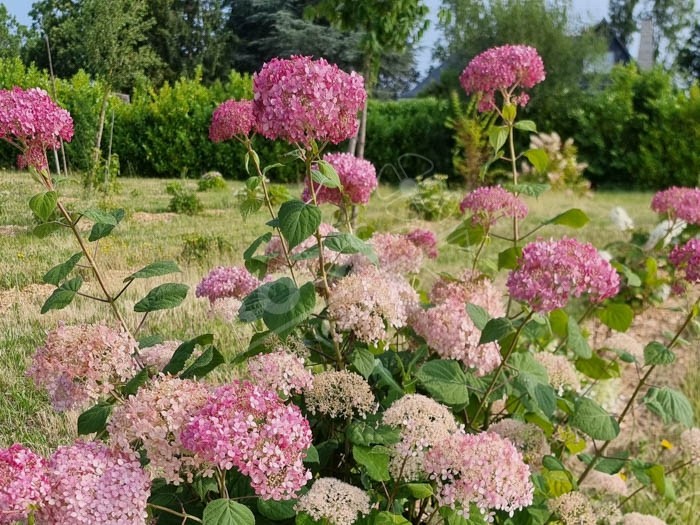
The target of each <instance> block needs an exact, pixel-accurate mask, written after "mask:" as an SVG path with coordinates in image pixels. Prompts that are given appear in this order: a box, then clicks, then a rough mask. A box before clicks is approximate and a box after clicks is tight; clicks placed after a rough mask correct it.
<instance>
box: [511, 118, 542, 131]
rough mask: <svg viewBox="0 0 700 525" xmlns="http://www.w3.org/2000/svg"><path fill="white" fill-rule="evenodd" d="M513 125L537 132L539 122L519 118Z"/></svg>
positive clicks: (523, 129) (516, 127)
mask: <svg viewBox="0 0 700 525" xmlns="http://www.w3.org/2000/svg"><path fill="white" fill-rule="evenodd" d="M513 127H514V128H515V129H520V130H522V131H530V132H532V133H537V124H535V123H534V122H533V121H532V120H519V121H517V122H515V123H514V124H513Z"/></svg>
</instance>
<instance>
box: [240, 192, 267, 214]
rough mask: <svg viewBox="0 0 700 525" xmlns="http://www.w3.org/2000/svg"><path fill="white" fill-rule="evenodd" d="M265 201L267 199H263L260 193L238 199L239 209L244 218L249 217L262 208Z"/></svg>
mask: <svg viewBox="0 0 700 525" xmlns="http://www.w3.org/2000/svg"><path fill="white" fill-rule="evenodd" d="M264 203H265V201H264V200H263V199H262V197H260V196H258V195H249V196H248V197H246V198H245V199H241V200H239V201H238V211H239V212H240V214H241V217H243V219H247V218H248V217H250V216H251V215H253V214H254V213H255V212H257V211H258V210H259V209H260V208H262V205H263V204H264Z"/></svg>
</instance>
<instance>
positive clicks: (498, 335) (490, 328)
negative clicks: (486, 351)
mask: <svg viewBox="0 0 700 525" xmlns="http://www.w3.org/2000/svg"><path fill="white" fill-rule="evenodd" d="M512 331H513V323H512V322H511V320H510V319H508V318H507V317H497V318H495V319H491V320H490V321H489V322H488V323H486V326H484V329H483V330H482V331H481V338H480V339H479V344H480V345H484V344H486V343H491V342H493V341H498V340H500V339H503V338H504V337H505V336H507V335H508V334H509V333H511V332H512Z"/></svg>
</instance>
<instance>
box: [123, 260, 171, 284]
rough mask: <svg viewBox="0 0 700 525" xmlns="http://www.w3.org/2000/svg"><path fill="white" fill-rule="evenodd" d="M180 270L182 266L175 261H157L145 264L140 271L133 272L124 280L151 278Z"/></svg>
mask: <svg viewBox="0 0 700 525" xmlns="http://www.w3.org/2000/svg"><path fill="white" fill-rule="evenodd" d="M178 272H180V267H179V266H178V265H177V264H176V263H175V262H174V261H156V262H153V263H151V264H149V265H148V266H144V267H143V268H141V269H140V270H139V271H138V272H135V273H132V274H131V275H130V276H129V277H127V278H126V279H124V282H125V283H127V282H129V281H133V280H134V279H149V278H151V277H160V276H161V275H168V274H170V273H178Z"/></svg>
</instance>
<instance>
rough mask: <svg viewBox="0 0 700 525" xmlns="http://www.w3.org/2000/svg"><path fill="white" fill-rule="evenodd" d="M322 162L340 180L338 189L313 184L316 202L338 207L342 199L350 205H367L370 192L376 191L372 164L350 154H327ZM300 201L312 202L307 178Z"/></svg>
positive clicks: (375, 177) (375, 179)
mask: <svg viewBox="0 0 700 525" xmlns="http://www.w3.org/2000/svg"><path fill="white" fill-rule="evenodd" d="M323 160H325V161H326V162H328V163H329V164H330V165H331V166H333V167H334V168H335V171H336V172H337V173H338V178H339V179H340V184H341V186H342V189H340V188H328V187H326V186H321V185H320V184H318V183H313V185H314V186H313V188H314V191H315V193H316V202H318V203H319V204H320V203H324V202H327V203H330V204H335V205H337V206H340V205H341V204H343V197H345V198H347V200H348V201H349V202H350V203H351V204H367V203H368V202H369V198H370V196H371V195H372V192H373V191H374V190H376V189H377V185H378V182H377V171H376V170H375V168H374V164H372V163H371V162H370V161H368V160H365V159H360V158H358V157H356V156H355V155H353V154H351V153H328V154H326V155H324V156H323ZM301 198H302V200H304V201H306V202H310V201H311V200H312V195H311V184H310V183H309V179H308V177H307V178H306V180H305V186H304V191H303V193H302V195H301Z"/></svg>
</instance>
